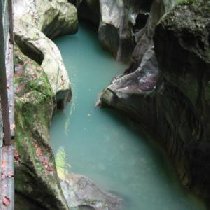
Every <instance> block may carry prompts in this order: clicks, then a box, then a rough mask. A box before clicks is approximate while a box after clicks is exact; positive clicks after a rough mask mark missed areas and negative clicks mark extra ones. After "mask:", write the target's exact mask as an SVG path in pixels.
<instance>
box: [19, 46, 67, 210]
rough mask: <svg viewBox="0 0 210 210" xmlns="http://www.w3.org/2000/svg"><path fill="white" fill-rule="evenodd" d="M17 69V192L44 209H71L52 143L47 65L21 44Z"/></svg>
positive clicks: (50, 92)
mask: <svg viewBox="0 0 210 210" xmlns="http://www.w3.org/2000/svg"><path fill="white" fill-rule="evenodd" d="M15 69H16V72H15V86H16V97H15V122H16V139H15V143H16V152H15V191H16V192H17V193H19V194H20V195H23V196H24V197H26V198H28V199H29V200H30V199H31V200H32V201H34V202H35V203H38V205H39V206H41V207H42V208H44V209H68V207H67V204H66V201H65V199H64V196H63V192H62V190H61V188H60V185H59V180H58V176H57V172H56V169H55V162H54V157H53V153H52V150H51V147H50V145H49V126H50V121H51V117H52V113H53V92H52V89H51V86H50V83H49V80H48V78H47V75H46V74H45V72H44V71H43V68H42V67H41V66H40V65H39V64H37V63H36V62H35V61H34V60H32V59H30V58H28V57H26V56H25V55H24V54H23V53H22V52H21V51H20V50H19V49H18V47H15ZM16 208H18V206H16ZM21 208H23V207H21Z"/></svg>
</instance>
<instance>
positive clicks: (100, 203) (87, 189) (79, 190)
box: [61, 174, 122, 210]
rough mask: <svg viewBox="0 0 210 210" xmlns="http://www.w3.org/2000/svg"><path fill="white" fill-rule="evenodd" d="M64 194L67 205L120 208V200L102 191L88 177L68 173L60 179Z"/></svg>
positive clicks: (104, 209) (105, 208)
mask: <svg viewBox="0 0 210 210" xmlns="http://www.w3.org/2000/svg"><path fill="white" fill-rule="evenodd" d="M61 186H62V189H63V191H64V196H65V198H66V200H67V202H68V203H69V206H70V207H72V208H74V207H79V209H83V208H84V209H94V210H107V209H109V210H120V209H121V202H122V200H121V199H120V198H118V197H117V196H114V195H112V194H111V193H107V192H104V191H103V190H102V189H100V188H99V187H98V186H96V184H94V182H93V181H91V180H90V179H89V178H87V177H85V176H81V175H76V174H70V175H68V176H67V177H66V179H65V180H61Z"/></svg>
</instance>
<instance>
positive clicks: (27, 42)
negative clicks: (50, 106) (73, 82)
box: [15, 20, 71, 104]
mask: <svg viewBox="0 0 210 210" xmlns="http://www.w3.org/2000/svg"><path fill="white" fill-rule="evenodd" d="M15 25H16V26H17V27H15V41H16V43H17V44H18V46H19V47H20V48H21V49H22V51H23V52H24V53H25V54H26V55H28V56H29V57H32V58H33V59H34V60H36V61H37V62H38V63H39V64H40V65H41V66H42V68H43V70H44V72H45V73H46V75H47V77H48V79H49V82H50V85H51V88H52V91H53V95H54V98H55V99H56V101H57V103H59V102H60V101H61V102H62V103H63V104H65V103H66V102H67V101H69V100H70V98H71V88H70V80H69V77H68V74H67V71H66V69H65V66H64V64H63V59H62V57H61V55H60V51H59V50H58V48H57V46H56V45H55V44H54V43H53V42H52V41H51V40H50V39H49V38H47V37H46V36H45V35H44V34H43V33H42V32H41V31H39V30H38V29H37V28H33V27H31V26H30V25H28V24H27V23H25V22H23V21H22V20H19V21H18V20H16V21H15Z"/></svg>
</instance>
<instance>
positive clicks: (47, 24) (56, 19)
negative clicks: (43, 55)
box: [14, 0, 78, 38]
mask: <svg viewBox="0 0 210 210" xmlns="http://www.w3.org/2000/svg"><path fill="white" fill-rule="evenodd" d="M14 10H15V11H14V12H15V20H16V19H17V18H18V19H21V20H22V21H24V22H25V23H27V24H28V25H31V26H32V27H36V28H37V29H38V30H40V31H42V32H44V34H45V35H47V36H48V37H50V38H54V37H56V36H58V35H64V34H72V33H75V32H77V29H78V20H77V10H76V8H75V7H74V6H73V5H72V4H70V3H68V2H67V0H59V1H57V0H15V1H14Z"/></svg>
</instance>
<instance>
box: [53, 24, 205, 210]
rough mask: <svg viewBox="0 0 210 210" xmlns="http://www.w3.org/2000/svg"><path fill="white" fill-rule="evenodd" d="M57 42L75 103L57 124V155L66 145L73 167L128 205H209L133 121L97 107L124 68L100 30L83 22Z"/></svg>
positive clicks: (182, 208) (164, 209)
mask: <svg viewBox="0 0 210 210" xmlns="http://www.w3.org/2000/svg"><path fill="white" fill-rule="evenodd" d="M55 42H56V44H57V45H58V47H59V49H60V50H61V54H62V56H63V59H64V62H65V65H66V68H67V69H68V71H69V76H70V79H71V82H72V89H73V100H72V103H71V105H69V106H68V107H67V109H66V110H64V111H63V112H59V113H57V114H56V115H55V116H54V120H53V123H52V127H51V142H52V147H53V149H54V153H55V155H56V153H57V152H59V150H60V149H61V148H63V149H64V150H65V153H66V156H67V162H68V163H69V164H70V165H71V169H70V171H71V172H75V173H80V174H84V175H86V176H88V177H90V178H91V179H92V180H94V181H95V182H96V183H97V184H98V185H100V186H101V187H103V188H104V189H105V190H107V191H112V192H114V193H115V194H117V195H119V196H120V197H121V198H122V199H123V201H124V207H123V209H124V210H204V209H205V208H204V207H203V205H202V203H201V202H199V201H198V200H197V199H195V198H194V197H193V196H192V195H189V194H188V193H187V192H185V191H184V190H183V188H182V187H181V186H180V184H179V182H178V180H177V179H176V178H175V175H174V171H173V170H172V169H171V167H170V166H169V164H168V162H167V161H166V160H165V158H164V157H163V155H161V153H160V151H159V150H158V149H157V148H156V147H155V146H154V145H152V144H151V143H150V141H148V140H147V139H144V138H143V137H140V136H139V134H138V132H137V131H135V129H134V128H130V127H129V126H128V124H132V123H130V122H127V121H126V120H122V119H121V117H122V116H121V115H120V114H113V113H111V111H110V110H100V109H98V108H96V107H95V102H96V100H97V97H98V94H99V93H100V92H101V90H102V89H103V88H104V87H106V86H107V85H108V84H109V82H110V80H111V79H112V77H113V76H115V75H116V74H117V73H120V72H121V71H122V70H123V69H125V66H123V65H122V64H119V63H116V61H114V59H113V58H112V57H110V56H109V54H107V53H106V52H104V51H103V50H102V49H101V47H100V45H99V43H98V41H97V36H96V33H94V32H93V31H90V30H88V29H87V27H86V26H81V27H80V30H79V32H78V33H77V34H76V35H74V36H65V37H61V38H59V39H57V40H56V41H55ZM131 127H132V126H131Z"/></svg>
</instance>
